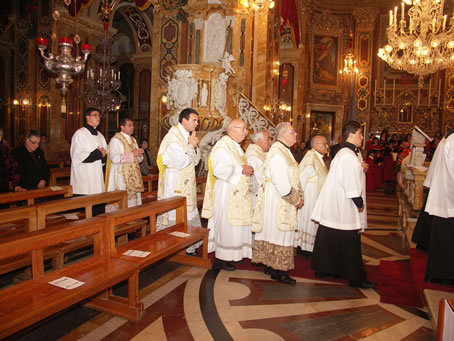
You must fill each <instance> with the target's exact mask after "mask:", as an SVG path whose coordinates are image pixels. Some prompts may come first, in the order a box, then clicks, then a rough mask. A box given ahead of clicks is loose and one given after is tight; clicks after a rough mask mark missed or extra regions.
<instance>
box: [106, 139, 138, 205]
mask: <svg viewBox="0 0 454 341" xmlns="http://www.w3.org/2000/svg"><path fill="white" fill-rule="evenodd" d="M121 134H122V135H123V137H124V138H125V139H126V141H128V143H131V136H129V135H128V134H125V133H121ZM134 148H137V149H138V148H139V147H138V145H137V142H136V141H134ZM109 157H110V160H111V161H112V164H111V166H110V173H109V182H108V185H107V191H108V192H111V191H124V190H126V184H125V179H124V175H123V167H122V165H123V164H124V163H131V162H134V155H133V154H132V152H130V153H127V154H126V153H125V148H124V146H123V143H122V142H121V141H120V140H119V139H117V138H116V137H112V138H111V139H110V142H109ZM142 161H143V156H138V157H137V162H139V163H140V162H142ZM141 204H142V193H137V195H136V198H135V199H132V200H130V199H128V207H133V206H137V205H141Z"/></svg>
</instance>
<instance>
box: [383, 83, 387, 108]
mask: <svg viewBox="0 0 454 341" xmlns="http://www.w3.org/2000/svg"><path fill="white" fill-rule="evenodd" d="M385 104H386V79H384V80H383V105H385Z"/></svg>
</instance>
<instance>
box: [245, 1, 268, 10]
mask: <svg viewBox="0 0 454 341" xmlns="http://www.w3.org/2000/svg"><path fill="white" fill-rule="evenodd" d="M241 5H243V7H246V8H251V9H252V10H254V11H261V10H264V9H266V8H274V5H275V3H274V1H273V0H241Z"/></svg>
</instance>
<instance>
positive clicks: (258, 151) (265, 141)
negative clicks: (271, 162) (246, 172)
mask: <svg viewBox="0 0 454 341" xmlns="http://www.w3.org/2000/svg"><path fill="white" fill-rule="evenodd" d="M251 140H252V143H251V144H250V145H249V146H248V147H247V149H246V159H247V163H248V165H249V166H251V167H252V168H254V174H253V175H252V176H251V190H252V207H255V202H256V200H257V193H258V189H259V182H260V181H261V179H262V174H263V169H264V166H265V158H266V153H267V152H268V150H270V147H271V142H272V141H273V138H272V137H271V135H270V132H269V131H268V130H267V129H261V130H259V131H258V132H256V133H255V134H254V135H252V136H251Z"/></svg>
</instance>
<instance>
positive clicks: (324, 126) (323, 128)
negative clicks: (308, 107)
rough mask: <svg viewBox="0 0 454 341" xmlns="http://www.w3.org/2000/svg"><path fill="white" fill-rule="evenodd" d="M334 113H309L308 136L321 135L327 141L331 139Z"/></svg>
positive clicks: (314, 111)
mask: <svg viewBox="0 0 454 341" xmlns="http://www.w3.org/2000/svg"><path fill="white" fill-rule="evenodd" d="M334 115H335V113H334V112H326V111H316V110H313V111H312V112H311V121H310V122H311V123H310V124H311V126H310V132H311V135H310V136H315V135H322V136H325V137H326V139H327V140H328V141H331V140H332V139H333V130H334V129H333V127H334Z"/></svg>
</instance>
